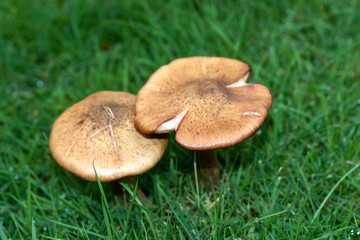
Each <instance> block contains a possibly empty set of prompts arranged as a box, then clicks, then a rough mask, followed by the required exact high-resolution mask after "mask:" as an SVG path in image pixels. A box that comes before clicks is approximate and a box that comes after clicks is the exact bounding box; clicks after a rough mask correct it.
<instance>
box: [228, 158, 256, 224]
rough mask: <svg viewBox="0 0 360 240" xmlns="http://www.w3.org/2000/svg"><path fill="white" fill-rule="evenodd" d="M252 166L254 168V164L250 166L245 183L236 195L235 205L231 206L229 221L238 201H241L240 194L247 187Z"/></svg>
mask: <svg viewBox="0 0 360 240" xmlns="http://www.w3.org/2000/svg"><path fill="white" fill-rule="evenodd" d="M251 168H252V165H251V166H250V167H249V169H248V171H247V172H246V176H245V180H244V182H243V185H242V186H241V188H240V191H239V192H238V194H237V196H236V199H235V202H234V204H233V206H232V208H231V210H230V212H229V217H228V219H227V221H230V219H231V216H232V214H233V212H234V210H235V207H236V204H237V202H238V201H239V198H240V195H241V193H242V191H243V189H244V187H245V184H246V181H247V179H248V177H249V174H250V171H251Z"/></svg>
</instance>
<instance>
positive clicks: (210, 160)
mask: <svg viewBox="0 0 360 240" xmlns="http://www.w3.org/2000/svg"><path fill="white" fill-rule="evenodd" d="M199 155H200V166H201V169H200V170H198V173H199V174H198V180H200V182H204V183H205V184H207V183H208V182H209V181H212V183H213V184H214V185H215V186H219V185H220V169H219V163H218V160H217V154H216V150H205V151H199ZM202 180H203V181H202Z"/></svg>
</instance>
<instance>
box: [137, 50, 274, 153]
mask: <svg viewBox="0 0 360 240" xmlns="http://www.w3.org/2000/svg"><path fill="white" fill-rule="evenodd" d="M250 71H251V69H250V67H249V66H248V65H247V64H245V63H243V62H241V61H239V60H235V59H229V58H222V57H190V58H180V59H176V60H174V61H172V62H170V63H169V64H168V65H164V66H162V67H160V68H159V69H158V70H157V71H156V72H155V73H153V74H152V75H151V77H150V78H149V80H148V81H147V83H146V84H145V85H144V86H143V88H141V90H140V91H139V93H138V94H137V96H136V117H135V127H136V128H137V129H139V130H140V131H141V132H143V133H145V134H153V133H166V132H171V131H176V135H175V140H176V141H177V142H178V144H180V145H181V146H182V147H184V148H186V149H191V150H209V149H215V148H221V147H229V146H232V145H235V144H237V143H239V142H242V141H244V140H245V139H247V138H249V137H250V136H252V135H253V134H254V133H255V132H256V131H257V130H258V129H259V128H260V127H261V125H262V124H263V122H264V121H265V120H266V118H267V116H268V111H269V109H270V108H271V105H272V95H271V93H270V91H269V89H268V88H267V87H265V86H264V85H262V84H248V83H246V80H247V78H248V76H249V74H250Z"/></svg>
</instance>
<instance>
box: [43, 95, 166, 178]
mask: <svg viewBox="0 0 360 240" xmlns="http://www.w3.org/2000/svg"><path fill="white" fill-rule="evenodd" d="M109 109H110V110H109ZM134 118H135V96H134V95H132V94H130V93H125V92H110V91H102V92H97V93H94V94H92V95H90V96H88V97H87V98H85V99H84V100H82V101H80V102H78V103H76V104H74V105H73V106H71V107H70V108H68V109H67V110H66V111H64V112H63V113H62V114H61V115H60V116H59V117H58V119H56V121H55V123H54V125H53V127H52V130H51V134H50V142H49V145H50V151H51V154H52V155H53V157H54V159H55V161H56V162H57V163H58V164H59V165H60V166H61V167H62V168H64V169H66V170H68V171H69V172H71V173H73V174H75V175H77V176H79V177H81V178H83V179H86V180H89V181H96V176H95V172H94V168H93V163H94V166H95V168H96V172H97V174H98V176H99V179H100V181H102V182H107V181H113V180H116V179H119V178H123V177H128V176H135V175H139V174H142V173H144V172H146V171H148V170H149V169H151V168H152V167H153V166H154V165H155V164H156V163H157V162H158V161H159V160H160V158H161V157H162V155H163V153H164V151H165V149H166V147H167V144H168V137H167V136H166V135H161V136H159V137H158V136H157V137H154V136H145V135H143V134H142V133H140V132H139V131H137V130H136V129H135V127H134ZM110 121H111V128H110ZM111 129H112V130H113V134H112V133H111ZM100 130H101V131H100ZM112 135H113V136H114V137H112ZM115 146H116V148H115Z"/></svg>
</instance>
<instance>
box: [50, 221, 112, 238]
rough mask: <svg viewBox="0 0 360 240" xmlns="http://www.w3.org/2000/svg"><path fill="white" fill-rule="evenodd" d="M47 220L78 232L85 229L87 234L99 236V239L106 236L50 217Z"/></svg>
mask: <svg viewBox="0 0 360 240" xmlns="http://www.w3.org/2000/svg"><path fill="white" fill-rule="evenodd" d="M48 221H50V222H53V223H55V224H58V225H60V226H63V227H67V228H70V229H73V230H76V231H79V232H84V231H85V232H86V233H87V234H90V235H93V236H95V237H98V238H101V239H106V238H107V237H106V236H103V235H100V234H99V233H96V232H92V231H89V230H85V229H83V228H80V227H75V226H72V225H70V224H66V223H63V222H59V221H56V220H52V219H48Z"/></svg>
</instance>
